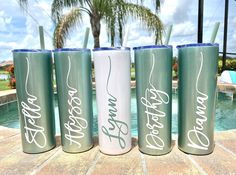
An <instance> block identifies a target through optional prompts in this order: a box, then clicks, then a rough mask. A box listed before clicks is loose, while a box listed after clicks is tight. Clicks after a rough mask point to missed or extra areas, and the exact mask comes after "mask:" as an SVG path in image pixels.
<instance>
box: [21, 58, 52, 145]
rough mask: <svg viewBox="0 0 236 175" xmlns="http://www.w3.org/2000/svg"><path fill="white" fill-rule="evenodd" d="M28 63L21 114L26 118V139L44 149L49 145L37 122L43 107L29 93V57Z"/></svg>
mask: <svg viewBox="0 0 236 175" xmlns="http://www.w3.org/2000/svg"><path fill="white" fill-rule="evenodd" d="M25 59H26V62H27V70H26V79H25V92H26V96H27V100H26V101H21V102H20V104H21V107H22V109H21V112H22V114H23V116H24V129H25V134H24V135H25V139H26V141H27V142H28V143H30V144H31V143H34V144H35V145H36V146H38V147H39V148H44V147H45V146H46V144H47V140H46V135H45V133H44V128H43V127H42V126H39V125H37V120H39V119H40V118H41V114H40V111H41V107H40V106H39V105H38V101H37V100H38V98H37V97H36V96H34V95H33V94H30V93H29V91H28V79H29V69H30V61H29V59H28V57H26V58H25Z"/></svg>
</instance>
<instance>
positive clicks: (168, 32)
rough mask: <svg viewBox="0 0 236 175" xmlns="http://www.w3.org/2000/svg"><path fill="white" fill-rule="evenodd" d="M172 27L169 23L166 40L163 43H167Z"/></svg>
mask: <svg viewBox="0 0 236 175" xmlns="http://www.w3.org/2000/svg"><path fill="white" fill-rule="evenodd" d="M172 27H173V25H170V26H169V28H168V29H167V34H166V40H165V42H164V44H165V45H168V44H169V41H170V35H171V31H172Z"/></svg>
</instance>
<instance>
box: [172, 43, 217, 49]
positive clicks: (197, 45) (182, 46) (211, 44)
mask: <svg viewBox="0 0 236 175" xmlns="http://www.w3.org/2000/svg"><path fill="white" fill-rule="evenodd" d="M205 46H215V47H219V44H218V43H192V44H184V45H178V46H177V47H176V48H177V49H180V48H184V47H205Z"/></svg>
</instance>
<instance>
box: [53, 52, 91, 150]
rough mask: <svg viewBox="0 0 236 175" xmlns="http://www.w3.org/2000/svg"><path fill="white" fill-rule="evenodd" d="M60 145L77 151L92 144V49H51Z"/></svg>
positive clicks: (87, 148) (86, 148) (85, 148)
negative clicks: (54, 72)
mask: <svg viewBox="0 0 236 175" xmlns="http://www.w3.org/2000/svg"><path fill="white" fill-rule="evenodd" d="M54 60H55V70H56V81H57V94H58V102H59V119H60V129H61V143H62V149H63V150H64V151H65V152H70V153H77V152H84V151H87V150H89V149H90V148H91V147H92V146H93V134H92V133H93V127H92V126H93V106H92V78H91V70H92V69H91V52H90V50H89V49H79V48H70V49H69V48H65V49H57V50H54Z"/></svg>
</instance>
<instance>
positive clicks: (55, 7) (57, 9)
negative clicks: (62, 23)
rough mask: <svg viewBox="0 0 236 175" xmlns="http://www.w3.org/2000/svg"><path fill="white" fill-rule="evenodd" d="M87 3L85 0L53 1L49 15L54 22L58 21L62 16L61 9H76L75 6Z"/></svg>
mask: <svg viewBox="0 0 236 175" xmlns="http://www.w3.org/2000/svg"><path fill="white" fill-rule="evenodd" d="M86 2H87V1H86V0H85V1H84V0H53V2H52V5H51V15H52V18H53V20H54V21H55V22H57V21H59V19H60V17H61V16H62V12H63V8H65V7H71V8H72V7H76V6H78V5H79V6H83V5H84V3H86Z"/></svg>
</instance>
